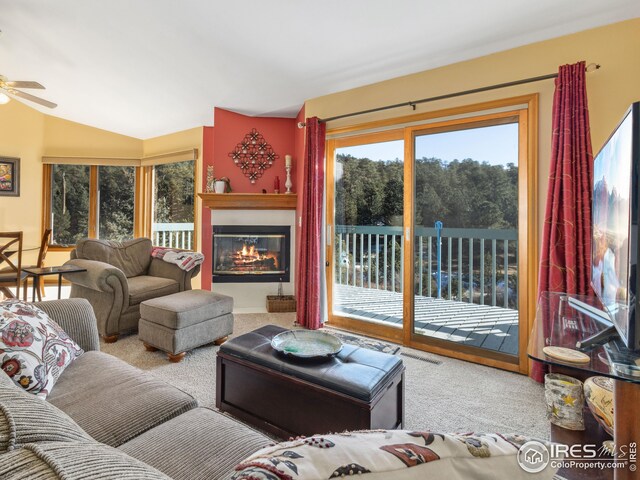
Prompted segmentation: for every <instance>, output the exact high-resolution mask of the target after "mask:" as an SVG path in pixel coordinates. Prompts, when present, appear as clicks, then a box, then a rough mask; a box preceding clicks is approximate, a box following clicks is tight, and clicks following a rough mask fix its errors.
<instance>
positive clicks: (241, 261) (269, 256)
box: [212, 225, 291, 283]
mask: <svg viewBox="0 0 640 480" xmlns="http://www.w3.org/2000/svg"><path fill="white" fill-rule="evenodd" d="M290 236H291V227H290V226H288V225H283V226H280V225H276V226H272V225H269V226H263V225H241V226H238V225H220V226H214V227H213V265H212V281H213V282H214V283H252V282H280V281H282V282H288V281H289V269H290V266H289V262H290V260H289V259H290V243H291V242H290Z"/></svg>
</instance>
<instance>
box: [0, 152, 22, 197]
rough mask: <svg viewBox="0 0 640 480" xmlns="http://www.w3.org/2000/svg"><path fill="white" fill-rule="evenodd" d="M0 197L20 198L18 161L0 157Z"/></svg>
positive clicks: (17, 159)
mask: <svg viewBox="0 0 640 480" xmlns="http://www.w3.org/2000/svg"><path fill="white" fill-rule="evenodd" d="M0 195H2V196H3V197H19V196H20V159H19V158H12V157H0Z"/></svg>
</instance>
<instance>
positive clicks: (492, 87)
mask: <svg viewBox="0 0 640 480" xmlns="http://www.w3.org/2000/svg"><path fill="white" fill-rule="evenodd" d="M599 68H600V65H599V64H597V63H590V64H589V65H587V66H586V68H585V71H587V72H593V71H595V70H598V69H599ZM551 78H558V74H557V73H550V74H548V75H540V76H539V77H530V78H524V79H522V80H514V81H512V82H506V83H498V84H496V85H489V86H487V87H480V88H474V89H472V90H463V91H461V92H455V93H447V94H445V95H438V96H436V97H429V98H422V99H420V100H413V101H409V102H402V103H395V104H393V105H385V106H384V107H377V108H370V109H369V110H361V111H359V112H353V113H345V114H344V115H336V116H335V117H328V118H320V119H318V122H321V123H326V122H331V121H333V120H339V119H341V118H348V117H355V116H357V115H364V114H367V113H374V112H381V111H383V110H390V109H392V108H399V107H411V108H412V109H413V110H415V109H416V105H418V104H419V103H427V102H435V101H436V100H444V99H447V98H454V97H462V96H464V95H470V94H472V93H480V92H487V91H489V90H497V89H499V88H505V87H513V86H515V85H523V84H525V83H533V82H540V81H542V80H549V79H551ZM305 125H306V124H305V123H304V122H298V128H303V127H304V126H305Z"/></svg>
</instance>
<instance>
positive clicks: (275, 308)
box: [267, 295, 296, 313]
mask: <svg viewBox="0 0 640 480" xmlns="http://www.w3.org/2000/svg"><path fill="white" fill-rule="evenodd" d="M295 311H296V298H295V297H294V296H292V295H283V296H281V297H279V296H278V295H267V312H269V313H276V312H295Z"/></svg>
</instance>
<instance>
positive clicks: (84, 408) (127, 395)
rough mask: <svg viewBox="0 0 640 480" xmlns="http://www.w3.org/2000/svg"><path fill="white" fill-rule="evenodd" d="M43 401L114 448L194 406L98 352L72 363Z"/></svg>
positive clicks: (173, 389) (180, 394) (172, 390)
mask: <svg viewBox="0 0 640 480" xmlns="http://www.w3.org/2000/svg"><path fill="white" fill-rule="evenodd" d="M47 400H48V401H49V402H51V403H52V404H53V405H54V406H56V407H58V408H59V409H60V410H62V411H63V412H65V413H66V414H67V415H69V416H70V417H71V418H72V419H73V420H75V421H76V423H77V424H78V425H80V427H81V428H83V429H84V430H85V431H86V432H87V433H88V434H89V435H91V436H92V437H93V438H94V439H95V440H97V441H99V442H102V443H106V444H107V445H110V446H112V447H117V446H119V445H122V444H123V443H125V442H127V441H129V440H131V439H132V438H134V437H137V436H138V435H140V434H142V433H144V432H146V431H147V430H149V429H151V428H153V427H155V426H156V425H159V424H161V423H163V422H166V421H167V420H169V419H171V418H174V417H176V416H178V415H181V414H182V413H184V412H187V411H189V410H191V409H192V408H195V407H196V406H197V402H196V400H195V399H194V398H193V397H192V396H191V395H189V394H187V393H185V392H183V391H182V390H179V389H178V388H176V387H173V386H171V385H169V384H167V383H165V382H163V381H161V380H157V379H155V378H154V377H153V376H152V375H147V374H145V373H144V372H142V371H140V370H138V369H137V368H135V367H132V366H131V365H129V364H127V363H125V362H123V361H122V360H120V359H118V358H115V357H112V356H111V355H108V354H106V353H102V352H86V353H85V354H84V355H82V356H81V357H79V358H78V359H77V360H76V361H75V362H73V363H72V364H71V365H70V366H69V367H68V368H67V369H66V370H65V372H64V375H63V376H62V377H60V379H59V380H58V383H56V386H55V388H54V389H53V390H52V391H51V393H50V394H49V396H48V397H47Z"/></svg>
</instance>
